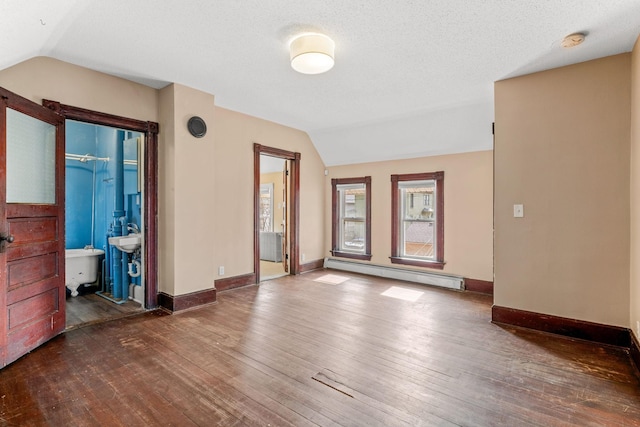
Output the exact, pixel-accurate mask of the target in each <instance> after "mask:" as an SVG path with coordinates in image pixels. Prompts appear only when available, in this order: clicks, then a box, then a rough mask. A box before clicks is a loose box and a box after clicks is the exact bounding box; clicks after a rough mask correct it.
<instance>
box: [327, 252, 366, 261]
mask: <svg viewBox="0 0 640 427" xmlns="http://www.w3.org/2000/svg"><path fill="white" fill-rule="evenodd" d="M331 254H332V255H333V256H335V257H342V258H351V259H360V260H364V261H371V255H370V254H354V253H351V252H341V251H331Z"/></svg>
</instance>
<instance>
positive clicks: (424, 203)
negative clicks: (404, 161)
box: [391, 172, 444, 269]
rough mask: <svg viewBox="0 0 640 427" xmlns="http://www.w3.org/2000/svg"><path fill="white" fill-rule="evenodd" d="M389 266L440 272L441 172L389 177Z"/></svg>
mask: <svg viewBox="0 0 640 427" xmlns="http://www.w3.org/2000/svg"><path fill="white" fill-rule="evenodd" d="M391 204H392V212H391V221H392V224H391V227H392V236H391V240H392V243H391V245H392V247H391V262H392V263H395V264H407V265H415V266H422V267H430V268H437V269H442V268H444V172H431V173H419V174H405V175H391Z"/></svg>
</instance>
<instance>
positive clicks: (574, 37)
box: [560, 33, 585, 48]
mask: <svg viewBox="0 0 640 427" xmlns="http://www.w3.org/2000/svg"><path fill="white" fill-rule="evenodd" d="M584 38H585V34H584V33H573V34H569V35H568V36H567V37H565V38H564V39H562V43H560V46H562V47H565V48H570V47H576V46H578V45H579V44H581V43H582V42H583V41H584Z"/></svg>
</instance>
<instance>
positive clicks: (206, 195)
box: [0, 58, 325, 295]
mask: <svg viewBox="0 0 640 427" xmlns="http://www.w3.org/2000/svg"><path fill="white" fill-rule="evenodd" d="M0 86H2V87H4V88H6V89H8V90H11V91H13V92H15V93H17V94H19V95H21V96H23V97H25V98H28V99H31V100H32V101H34V102H36V103H41V102H42V99H43V98H46V99H53V100H56V101H60V102H62V103H64V104H69V105H73V106H77V107H83V108H88V109H92V110H97V111H101V112H105V113H110V114H116V115H120V116H125V117H131V118H135V119H138V120H145V121H146V120H149V121H157V122H159V124H160V133H159V135H158V138H159V166H158V172H159V183H158V184H159V194H158V205H159V206H158V210H159V212H158V214H159V218H158V222H159V224H158V225H159V236H158V241H159V248H158V256H159V266H158V269H159V271H158V288H159V290H160V291H164V292H166V293H168V294H171V295H182V294H186V293H190V292H194V291H199V290H204V289H210V288H213V286H214V280H215V279H216V278H218V277H219V276H218V275H217V272H218V267H219V266H225V275H224V276H225V277H230V276H237V275H241V274H246V273H251V272H252V271H253V142H257V143H260V144H263V145H267V146H272V147H277V148H282V149H285V150H289V151H297V152H300V153H301V156H302V159H301V201H300V205H301V212H300V226H301V228H300V230H301V231H300V250H301V253H304V254H306V259H307V260H313V259H319V258H322V255H323V254H322V252H323V251H322V247H323V238H324V216H323V212H324V209H325V205H324V174H323V171H324V164H323V163H322V161H321V159H320V157H319V155H318V153H317V152H316V150H315V147H314V146H313V145H312V143H311V141H310V139H309V137H308V136H307V134H306V133H304V132H302V131H298V130H295V129H292V128H288V127H285V126H281V125H278V124H276V123H272V122H268V121H265V120H261V119H257V118H254V117H250V116H246V115H243V114H240V113H236V112H233V111H229V110H225V109H222V108H218V107H216V106H215V105H214V97H213V95H210V94H206V93H202V92H200V91H197V90H194V89H191V88H188V87H185V86H181V85H178V84H174V85H170V86H168V87H166V88H164V89H162V90H155V89H152V88H149V87H146V86H143V85H140V84H137V83H132V82H129V81H127V80H123V79H120V78H117V77H112V76H109V75H106V74H102V73H98V72H95V71H92V70H88V69H85V68H82V67H79V66H75V65H71V64H67V63H64V62H61V61H57V60H54V59H49V58H34V59H31V60H29V61H25V62H23V63H21V64H18V65H15V66H13V67H11V68H8V69H5V70H1V71H0ZM192 115H198V116H201V117H202V118H204V119H205V121H206V122H207V125H208V132H207V135H206V136H205V137H204V138H199V139H197V138H193V137H192V136H191V135H189V134H188V132H187V130H186V123H187V120H188V119H189V117H191V116H192Z"/></svg>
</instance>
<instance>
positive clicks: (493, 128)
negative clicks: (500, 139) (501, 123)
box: [491, 122, 496, 135]
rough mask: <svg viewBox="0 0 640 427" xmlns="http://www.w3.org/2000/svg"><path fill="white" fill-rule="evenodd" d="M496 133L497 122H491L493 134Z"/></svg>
mask: <svg viewBox="0 0 640 427" xmlns="http://www.w3.org/2000/svg"><path fill="white" fill-rule="evenodd" d="M495 134H496V122H493V123H491V135H495Z"/></svg>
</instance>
